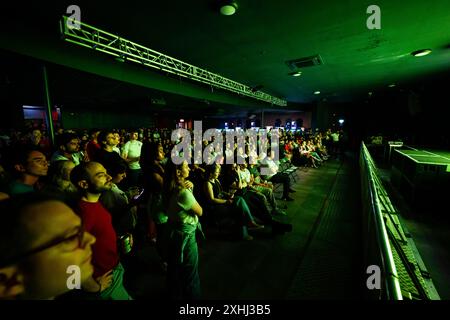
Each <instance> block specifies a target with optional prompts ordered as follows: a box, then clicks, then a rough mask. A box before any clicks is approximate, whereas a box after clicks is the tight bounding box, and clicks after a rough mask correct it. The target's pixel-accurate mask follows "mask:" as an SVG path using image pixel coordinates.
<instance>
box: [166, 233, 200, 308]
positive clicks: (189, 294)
mask: <svg viewBox="0 0 450 320" xmlns="http://www.w3.org/2000/svg"><path fill="white" fill-rule="evenodd" d="M196 230H197V226H194V225H189V224H181V225H179V224H177V225H175V224H173V225H172V224H170V236H169V250H168V253H169V261H168V267H167V284H168V287H169V294H170V297H171V298H172V299H177V300H178V299H186V300H194V299H199V298H200V296H201V288H200V277H199V274H198V247H197V240H196Z"/></svg>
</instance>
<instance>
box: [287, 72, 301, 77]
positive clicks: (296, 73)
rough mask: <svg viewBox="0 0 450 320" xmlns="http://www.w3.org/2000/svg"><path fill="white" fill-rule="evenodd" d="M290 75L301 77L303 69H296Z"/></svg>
mask: <svg viewBox="0 0 450 320" xmlns="http://www.w3.org/2000/svg"><path fill="white" fill-rule="evenodd" d="M289 75H290V76H293V77H300V76H301V75H302V72H301V71H294V72H291V73H289Z"/></svg>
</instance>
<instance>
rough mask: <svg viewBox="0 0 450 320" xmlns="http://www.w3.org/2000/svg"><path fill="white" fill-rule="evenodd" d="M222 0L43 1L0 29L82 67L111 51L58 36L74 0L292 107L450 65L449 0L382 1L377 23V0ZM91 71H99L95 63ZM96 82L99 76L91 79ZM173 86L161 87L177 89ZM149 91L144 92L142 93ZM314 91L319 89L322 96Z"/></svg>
mask: <svg viewBox="0 0 450 320" xmlns="http://www.w3.org/2000/svg"><path fill="white" fill-rule="evenodd" d="M217 2H218V0H217V1H216V0H195V1H186V0H184V1H145V2H142V3H141V2H139V3H135V2H133V1H127V2H111V1H107V2H106V1H89V2H82V1H78V2H74V1H58V4H52V5H51V6H49V5H45V4H42V3H41V2H36V3H33V4H30V5H28V4H27V6H26V7H15V8H12V7H11V8H7V9H4V10H3V11H2V15H5V13H7V15H6V16H4V17H3V18H2V19H6V21H7V22H8V23H7V29H8V28H9V30H7V31H6V33H5V32H4V30H3V33H2V34H0V35H1V36H2V37H4V39H2V41H1V45H2V47H3V49H6V50H13V51H16V52H21V53H23V54H27V55H30V56H37V57H39V58H42V57H43V56H39V52H40V50H41V49H40V48H39V46H40V45H41V46H44V45H46V44H47V43H50V42H51V41H53V42H54V43H57V47H55V49H52V50H53V52H52V53H51V54H53V56H52V57H51V56H50V54H48V55H47V57H48V60H50V61H54V62H55V63H57V64H59V63H62V62H60V61H59V60H58V59H59V57H61V56H62V55H63V54H66V55H67V57H69V58H66V63H64V64H65V65H66V66H71V67H74V68H77V65H76V64H75V63H72V62H71V61H75V60H76V59H77V57H78V56H79V55H80V56H81V55H82V54H84V55H88V56H89V55H90V56H92V58H93V59H94V58H95V59H106V57H103V56H102V55H99V54H97V55H96V53H95V52H93V50H89V49H86V48H75V45H73V44H70V43H65V42H63V41H62V40H61V39H59V30H58V24H57V23H58V21H59V19H60V17H61V15H62V14H63V13H64V12H65V11H66V8H67V7H68V6H69V5H70V4H73V3H76V4H77V5H79V7H80V9H81V21H83V22H85V23H87V24H90V25H92V26H95V27H97V28H100V29H102V30H105V31H108V32H111V33H114V34H118V35H120V36H121V37H123V38H126V39H128V40H131V41H134V42H137V43H139V44H141V45H144V46H146V47H149V48H151V49H154V50H157V51H159V52H162V53H164V54H167V55H170V56H172V57H175V58H178V59H180V60H183V61H185V62H188V63H191V64H193V65H196V66H198V67H201V68H204V69H207V70H209V71H212V72H215V73H218V74H220V75H222V76H225V77H228V78H230V79H233V80H235V81H238V82H241V83H244V84H246V85H249V86H262V88H261V91H263V92H266V93H268V94H271V95H274V96H277V97H279V98H283V99H286V100H288V102H289V103H290V106H291V107H292V106H297V107H298V105H296V104H304V103H314V102H315V101H317V100H319V99H327V100H329V101H338V102H339V101H350V100H355V99H358V98H360V97H361V96H364V95H367V92H368V91H376V90H381V89H385V88H386V87H387V86H388V85H390V84H395V85H396V87H398V88H400V87H405V86H408V85H409V84H410V83H413V82H415V81H418V80H420V79H430V78H432V77H433V76H435V75H436V74H438V73H439V74H442V73H448V72H449V71H450V1H449V0H433V1H423V0H420V1H418V0H412V1H408V2H404V1H399V0H397V1H394V0H378V1H376V4H377V5H378V6H379V7H380V10H381V29H379V30H376V29H375V30H369V29H368V28H367V26H366V21H367V19H368V18H369V16H370V14H367V13H366V10H367V7H368V6H369V5H371V4H373V2H372V1H361V0H346V1H334V0H322V1H299V0H280V1H261V0H247V1H243V0H241V1H238V4H239V8H238V10H237V12H236V14H235V15H233V16H222V15H220V14H219V12H218V8H217ZM31 35H33V36H31ZM27 36H29V38H27ZM12 37H14V39H13V38H12ZM5 39H6V40H5ZM13 40H14V41H13ZM19 42H20V43H19ZM27 46H28V47H27ZM19 47H20V49H19ZM425 48H429V49H432V50H433V52H432V53H431V54H430V55H428V56H425V57H421V58H417V57H413V56H412V55H411V54H410V53H411V52H413V51H416V50H419V49H425ZM71 55H72V56H71ZM313 55H320V57H321V59H322V61H323V64H322V65H319V66H312V67H306V68H302V69H301V71H302V75H301V76H300V77H292V76H289V75H288V73H290V72H291V71H293V70H292V69H290V68H289V66H288V65H287V64H286V61H288V60H293V59H298V58H302V57H308V56H313ZM108 59H110V58H108ZM96 61H99V60H96ZM71 63H72V64H71ZM111 63H115V64H119V62H117V61H113V62H111ZM127 68H128V66H127ZM136 68H139V66H129V70H130V72H131V71H133V70H134V69H136ZM80 69H82V68H80ZM98 69H101V68H100V67H99V68H98ZM83 71H88V72H91V71H92V72H94V71H93V68H91V69H89V68H88V67H85V68H84V69H83ZM133 72H134V71H133ZM123 73H126V71H125V72H123ZM152 73H155V71H153V70H152V69H150V70H149V71H148V74H149V75H150V74H152ZM97 74H101V72H100V71H99V72H97ZM103 75H105V76H108V75H107V74H106V73H105V74H103ZM111 77H112V76H111ZM115 79H116V80H117V79H119V78H118V77H115ZM120 79H121V80H123V81H128V80H126V79H125V77H124V78H123V79H122V78H120ZM136 79H137V78H136ZM130 82H132V81H130ZM178 82H184V81H183V80H178ZM138 83H139V81H135V82H134V85H136V84H138ZM96 84H98V82H96V81H94V83H92V84H91V85H89V87H93V88H95V86H96ZM98 85H99V84H98ZM185 85H186V86H188V85H192V84H191V83H183V86H185ZM145 86H146V87H152V85H151V84H149V85H145ZM197 86H200V87H201V86H203V85H197ZM166 87H167V88H166ZM166 87H165V85H160V86H159V87H157V88H156V87H155V89H157V90H161V91H168V92H169V91H170V92H171V93H172V94H174V93H176V91H177V90H176V89H173V88H169V85H168V84H167V86H166ZM166 89H167V90H166ZM139 90H140V89H139ZM139 90H138V91H139ZM142 90H143V89H142ZM149 90H150V89H149ZM193 90H194V89H193ZM393 90H395V88H394V89H393ZM94 91H95V89H94ZM114 91H115V90H112V89H111V90H110V91H105V95H108V92H110V94H111V95H112V96H113V95H114ZM128 91H129V90H128V89H127V92H128ZM144 91H145V90H144ZM144 91H142V92H141V91H139V93H136V95H141V96H143V97H144V96H146V93H145V92H144ZM314 91H320V94H319V95H314ZM119 92H122V91H120V90H119ZM115 93H116V95H117V92H115ZM180 93H181V94H182V95H183V94H184V93H183V92H180ZM148 95H149V94H147V96H148ZM194 96H197V98H199V99H200V101H201V100H202V99H201V97H202V94H200V93H199V94H196V93H192V94H191V98H192V97H194ZM205 97H206V100H209V99H211V100H214V97H207V96H205ZM199 99H197V100H199ZM223 102H224V103H225V104H226V103H227V101H225V100H223ZM205 104H206V105H207V103H205ZM231 104H233V103H231ZM259 105H260V104H259Z"/></svg>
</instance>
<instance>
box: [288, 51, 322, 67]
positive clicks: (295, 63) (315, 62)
mask: <svg viewBox="0 0 450 320" xmlns="http://www.w3.org/2000/svg"><path fill="white" fill-rule="evenodd" d="M286 64H287V65H288V66H289V68H291V70H296V69H301V68H307V67H314V66H320V65H322V64H323V61H322V58H321V57H320V55H318V54H317V55H315V56H310V57H304V58H299V59H294V60H289V61H286Z"/></svg>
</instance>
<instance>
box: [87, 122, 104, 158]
mask: <svg viewBox="0 0 450 320" xmlns="http://www.w3.org/2000/svg"><path fill="white" fill-rule="evenodd" d="M99 134H100V130H98V129H92V130H91V131H90V132H89V135H90V137H91V139H90V140H89V142H88V143H87V145H86V153H87V157H86V160H87V161H91V160H93V159H94V158H95V154H96V153H97V152H98V150H100V149H101V147H100V144H99V143H98V141H97V138H98V135H99Z"/></svg>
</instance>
